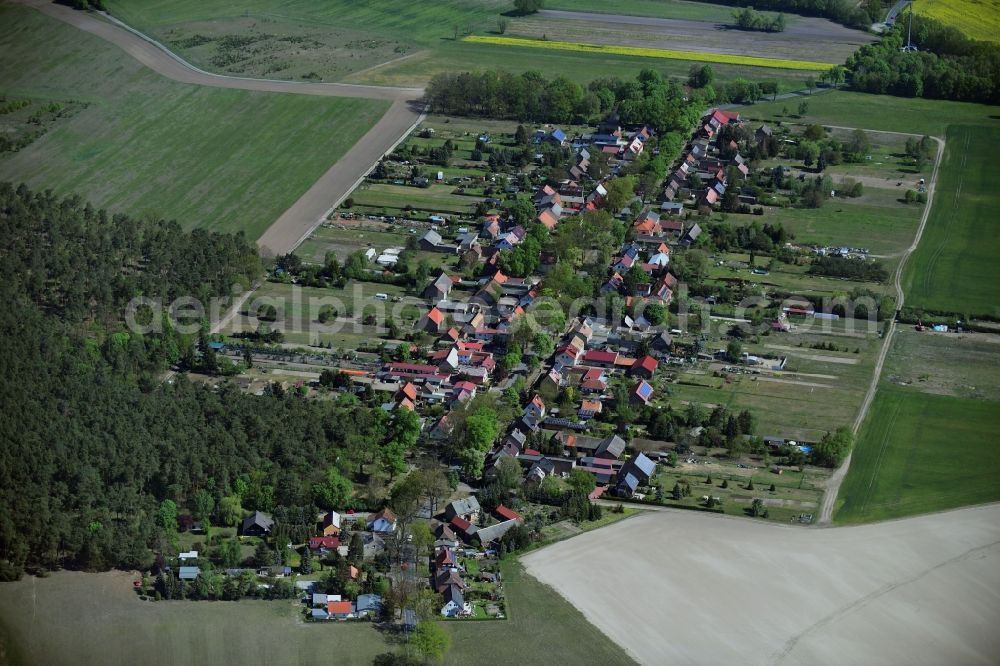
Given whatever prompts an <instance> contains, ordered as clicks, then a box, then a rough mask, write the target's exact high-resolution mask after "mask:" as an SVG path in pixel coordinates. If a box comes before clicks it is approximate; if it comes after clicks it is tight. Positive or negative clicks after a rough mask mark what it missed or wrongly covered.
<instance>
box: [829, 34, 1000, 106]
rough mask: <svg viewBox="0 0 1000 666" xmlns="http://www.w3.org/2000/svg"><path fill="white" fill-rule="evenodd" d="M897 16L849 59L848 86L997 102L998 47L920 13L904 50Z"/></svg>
mask: <svg viewBox="0 0 1000 666" xmlns="http://www.w3.org/2000/svg"><path fill="white" fill-rule="evenodd" d="M906 31H907V21H904V20H903V19H902V18H901V19H900V20H899V21H898V22H897V24H896V26H895V27H894V28H893V29H892V30H890V31H889V32H888V33H886V35H885V36H883V37H882V39H881V40H879V41H878V42H875V43H873V44H867V45H865V46H862V47H861V48H860V49H858V51H856V52H855V53H854V54H853V55H852V56H851V57H850V58H849V59H848V60H847V68H848V69H849V70H850V76H851V86H852V87H853V88H855V89H856V90H860V91H862V92H870V93H888V94H890V95H899V96H903V97H928V98H933V99H948V100H954V101H959V102H984V103H987V104H997V103H998V102H1000V46H998V45H996V44H991V43H988V42H981V41H977V40H974V39H969V38H968V37H966V36H965V35H963V34H962V33H961V31H959V30H958V29H956V28H952V27H949V26H946V25H944V24H943V23H941V22H939V21H935V20H934V19H930V18H926V17H923V16H915V17H914V18H913V34H912V42H913V44H914V45H915V46H916V47H917V48H919V49H920V50H919V51H903V50H901V49H902V47H903V46H905V45H906Z"/></svg>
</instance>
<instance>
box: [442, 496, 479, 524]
mask: <svg viewBox="0 0 1000 666" xmlns="http://www.w3.org/2000/svg"><path fill="white" fill-rule="evenodd" d="M481 510H482V509H481V508H480V506H479V500H477V499H476V496H475V495H469V496H468V497H465V498H462V499H457V500H454V501H453V502H449V503H448V506H446V507H445V508H444V515H445V516H446V517H447V518H448V520H451V519H452V518H454V517H456V516H459V517H461V518H464V519H465V520H468V521H475V520H476V519H477V518H479V512H480V511H481Z"/></svg>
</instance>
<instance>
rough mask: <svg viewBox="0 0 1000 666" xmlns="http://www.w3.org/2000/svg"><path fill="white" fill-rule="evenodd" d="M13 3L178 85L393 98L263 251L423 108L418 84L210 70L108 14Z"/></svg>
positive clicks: (322, 205)
mask: <svg viewBox="0 0 1000 666" xmlns="http://www.w3.org/2000/svg"><path fill="white" fill-rule="evenodd" d="M17 1H18V2H20V3H21V4H24V5H28V6H29V7H33V8H34V9H37V10H38V11H41V12H43V13H45V14H47V15H49V16H51V17H53V18H56V19H59V20H60V21H63V22H65V23H68V24H70V25H72V26H74V27H76V28H79V29H80V30H83V31H85V32H89V33H91V34H93V35H96V36H98V37H100V38H101V39H104V40H106V41H109V42H111V43H112V44H114V45H116V46H118V47H119V48H121V49H122V50H123V51H125V53H127V54H128V55H130V56H132V57H133V58H135V59H136V60H138V61H139V62H141V63H142V64H143V65H145V66H146V67H149V68H150V69H152V70H153V71H154V72H157V73H158V74H160V75H162V76H165V77H167V78H169V79H173V80H174V81H179V82H181V83H188V84H192V85H200V86H211V87H216V88H235V89H240V90H253V91H257V92H275V93H291V94H299V95H318V96H327V97H364V98H368V99H380V100H388V101H391V102H392V105H391V106H390V107H389V110H388V111H387V112H386V114H385V115H384V116H383V117H382V119H381V120H379V122H378V123H376V124H375V126H374V127H372V129H371V130H369V131H368V133H367V134H365V136H364V137H362V138H361V139H360V140H359V141H358V142H357V143H356V144H354V147H352V148H351V149H350V150H349V151H348V152H347V153H346V154H345V155H344V156H343V157H342V158H341V159H340V160H339V161H338V162H337V163H336V164H334V165H333V166H332V167H331V168H330V169H329V170H328V171H327V172H326V173H325V174H323V176H322V177H321V178H320V179H319V180H318V181H316V183H314V184H313V186H312V187H310V188H309V190H307V191H306V193H305V194H303V195H302V196H301V197H300V198H299V200H298V201H296V202H295V203H294V204H292V207H291V208H289V209H288V210H287V211H285V212H284V213H283V214H282V215H281V217H279V218H278V219H277V220H276V221H275V223H274V224H272V225H271V226H270V228H268V230H267V231H266V232H264V234H263V235H262V236H261V238H260V239H259V240H258V241H257V244H258V246H259V247H260V249H261V252H262V253H263V254H265V255H275V254H285V253H288V252H291V251H292V250H293V249H294V248H295V247H296V246H297V245H298V244H299V243H300V242H301V241H302V239H304V238H305V237H306V236H308V235H309V233H310V232H311V231H312V230H313V229H314V228H315V227H316V226H318V225H319V224H320V222H322V220H323V217H324V216H325V214H326V213H327V212H328V211H330V210H331V209H332V208H334V207H335V206H337V205H338V204H339V203H340V201H341V200H342V199H343V198H344V197H346V196H347V194H348V193H349V192H350V191H351V190H352V189H354V186H355V185H356V183H357V182H358V181H359V180H360V179H361V178H362V177H363V176H364V175H365V174H366V173H367V172H368V170H369V169H371V167H372V166H373V165H374V164H375V162H376V161H378V159H379V158H380V157H381V156H382V155H383V154H384V153H386V152H387V151H389V150H391V149H392V148H393V147H394V146H395V144H396V143H398V142H399V141H400V140H401V139H402V138H403V137H405V136H406V135H407V134H408V133H409V132H410V130H411V128H412V127H413V126H415V125H416V123H417V122H418V121H419V119H420V114H421V110H422V106H421V104H420V103H419V100H420V98H421V97H422V96H423V90H422V89H420V88H387V87H385V88H384V87H379V86H363V85H351V84H344V83H310V82H298V81H279V80H272V79H251V78H245V77H236V76H224V75H221V74H212V73H210V72H205V71H203V70H200V69H198V68H196V67H194V66H193V65H191V64H189V63H187V62H185V61H184V60H182V59H181V58H179V57H178V56H176V55H175V54H173V53H171V52H170V51H169V50H168V49H166V47H164V46H162V45H161V44H159V43H158V42H155V41H154V40H152V39H150V38H148V37H146V36H144V35H142V34H141V33H138V32H136V31H134V30H132V29H131V28H129V27H128V26H125V25H124V24H120V23H118V22H116V21H115V19H113V18H110V19H108V20H105V19H104V18H102V17H100V16H99V15H95V14H92V13H89V12H81V11H74V10H72V9H69V8H68V7H64V6H62V5H55V4H52V3H51V2H49V1H48V0H17Z"/></svg>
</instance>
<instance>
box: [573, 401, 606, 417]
mask: <svg viewBox="0 0 1000 666" xmlns="http://www.w3.org/2000/svg"><path fill="white" fill-rule="evenodd" d="M603 409H604V403H602V402H601V401H600V400H590V399H586V400H584V401H583V402H581V403H580V409H579V410H578V411H577V414H579V416H580V418H581V419H592V418H594V417H595V416H597V415H598V414H600V413H601V411H602V410H603Z"/></svg>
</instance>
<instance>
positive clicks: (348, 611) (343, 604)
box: [326, 601, 354, 620]
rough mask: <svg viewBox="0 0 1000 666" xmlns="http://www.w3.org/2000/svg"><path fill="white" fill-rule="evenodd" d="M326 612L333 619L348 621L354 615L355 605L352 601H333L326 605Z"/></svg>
mask: <svg viewBox="0 0 1000 666" xmlns="http://www.w3.org/2000/svg"><path fill="white" fill-rule="evenodd" d="M326 612H327V613H328V614H329V615H330V617H331V618H332V619H335V620H346V619H347V618H349V617H351V615H352V614H353V613H354V604H353V603H351V602H350V601H331V602H329V603H328V604H327V605H326Z"/></svg>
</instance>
